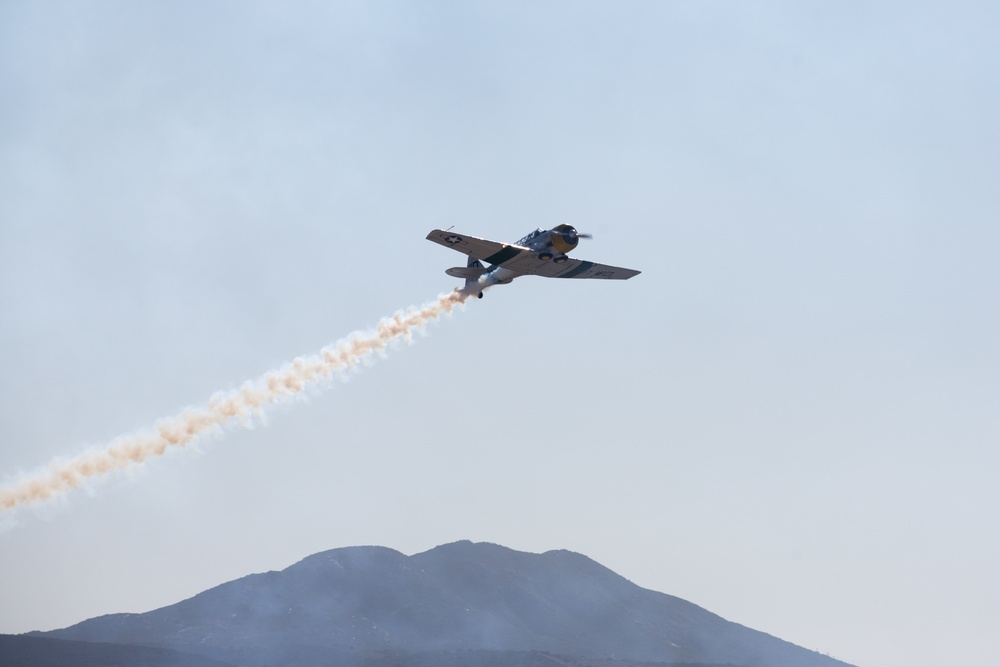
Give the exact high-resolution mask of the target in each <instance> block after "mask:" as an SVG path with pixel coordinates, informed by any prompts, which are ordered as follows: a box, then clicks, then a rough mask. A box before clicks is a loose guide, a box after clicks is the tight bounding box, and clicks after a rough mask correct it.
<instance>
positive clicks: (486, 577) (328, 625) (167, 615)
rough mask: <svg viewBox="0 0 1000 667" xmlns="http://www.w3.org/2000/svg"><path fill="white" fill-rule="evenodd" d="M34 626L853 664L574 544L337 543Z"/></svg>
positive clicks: (466, 659) (486, 656)
mask: <svg viewBox="0 0 1000 667" xmlns="http://www.w3.org/2000/svg"><path fill="white" fill-rule="evenodd" d="M32 635H33V636H41V637H48V638H55V639H63V640H77V641H88V642H105V643H110V644H118V645H132V646H145V647H154V648H162V649H170V650H174V651H181V652H184V653H193V654H198V655H201V656H206V657H210V658H215V659H218V660H221V661H224V662H227V663H230V664H233V665H241V666H246V667H257V666H260V665H266V664H291V661H294V663H295V664H299V665H315V666H317V667H319V666H320V665H354V664H357V665H361V664H367V665H390V664H404V663H405V664H420V663H421V661H422V660H425V659H430V658H429V657H428V656H432V655H433V656H436V657H434V658H433V661H435V662H437V664H448V663H450V662H453V663H454V664H469V665H472V664H475V665H515V664H519V665H521V664H535V662H537V660H538V659H542V658H540V657H539V656H544V654H555V655H559V656H571V657H573V660H575V662H571V664H581V665H582V664H593V665H596V664H607V663H608V661H610V660H616V661H619V662H618V663H617V664H618V665H625V664H639V663H697V664H708V663H714V664H729V665H740V666H743V667H792V666H794V667H844V665H845V663H842V662H839V661H837V660H834V659H832V658H829V657H827V656H823V655H820V654H818V653H815V652H813V651H808V650H806V649H803V648H801V647H798V646H795V645H793V644H790V643H788V642H785V641H782V640H780V639H777V638H775V637H772V636H770V635H767V634H764V633H762V632H758V631H755V630H751V629H749V628H746V627H744V626H741V625H738V624H736V623H732V622H729V621H726V620H725V619H723V618H721V617H719V616H717V615H715V614H712V613H711V612H708V611H706V610H704V609H702V608H700V607H698V606H696V605H694V604H692V603H690V602H686V601H684V600H681V599H679V598H676V597H673V596H670V595H666V594H663V593H657V592H654V591H650V590H646V589H643V588H641V587H639V586H637V585H635V584H633V583H631V582H630V581H628V580H627V579H625V578H623V577H621V576H619V575H617V574H615V573H614V572H612V571H611V570H609V569H607V568H605V567H603V566H601V565H599V564H598V563H596V562H594V561H593V560H591V559H589V558H587V557H586V556H583V555H580V554H577V553H573V552H569V551H550V552H547V553H543V554H529V553H523V552H517V551H513V550H511V549H507V548H505V547H501V546H497V545H494V544H486V543H477V544H473V543H471V542H456V543H453V544H447V545H443V546H439V547H436V548H434V549H431V550H430V551H427V552H425V553H420V554H416V555H414V556H405V555H404V554H401V553H399V552H397V551H394V550H392V549H387V548H384V547H351V548H343V549H334V550H331V551H325V552H322V553H318V554H315V555H313V556H309V557H308V558H305V559H304V560H302V561H300V562H298V563H296V564H294V565H292V566H290V567H288V568H286V569H285V570H282V571H280V572H267V573H264V574H253V575H249V576H246V577H243V578H241V579H237V580H235V581H231V582H228V583H225V584H222V585H220V586H217V587H215V588H212V589H210V590H207V591H205V592H203V593H200V594H198V595H196V596H194V597H192V598H190V599H188V600H184V601H182V602H179V603H177V604H174V605H171V606H168V607H164V608H162V609H157V610H155V611H151V612H148V613H144V614H112V615H108V616H102V617H99V618H94V619H90V620H87V621H84V622H82V623H79V624H77V625H74V626H71V627H69V628H65V629H62V630H55V631H52V632H46V633H32ZM455 652H462V653H455ZM473 652H474V653H473ZM420 656H423V658H421V657H420ZM447 656H450V658H449V657H447ZM542 662H543V663H544V662H545V660H544V659H542Z"/></svg>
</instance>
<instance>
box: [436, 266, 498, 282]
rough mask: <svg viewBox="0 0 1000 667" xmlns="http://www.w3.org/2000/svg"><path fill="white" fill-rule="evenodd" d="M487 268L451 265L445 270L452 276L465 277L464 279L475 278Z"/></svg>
mask: <svg viewBox="0 0 1000 667" xmlns="http://www.w3.org/2000/svg"><path fill="white" fill-rule="evenodd" d="M487 271H489V269H487V268H484V267H482V266H453V267H451V268H450V269H447V270H445V273H447V274H448V275H449V276H451V277H452V278H465V279H466V280H477V279H479V277H480V276H482V275H483V274H484V273H486V272H487Z"/></svg>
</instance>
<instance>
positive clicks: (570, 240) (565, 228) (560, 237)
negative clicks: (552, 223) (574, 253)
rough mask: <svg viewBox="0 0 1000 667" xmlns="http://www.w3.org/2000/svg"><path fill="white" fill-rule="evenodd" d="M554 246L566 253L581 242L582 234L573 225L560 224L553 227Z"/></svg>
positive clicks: (552, 239)
mask: <svg viewBox="0 0 1000 667" xmlns="http://www.w3.org/2000/svg"><path fill="white" fill-rule="evenodd" d="M550 240H551V241H552V247H553V248H555V249H556V250H558V251H559V252H561V253H563V254H566V253H568V252H569V251H571V250H572V249H573V248H575V247H576V246H577V244H578V243H580V235H579V233H578V232H577V231H576V227H574V226H572V225H559V226H558V227H553V228H552V237H551V239H550Z"/></svg>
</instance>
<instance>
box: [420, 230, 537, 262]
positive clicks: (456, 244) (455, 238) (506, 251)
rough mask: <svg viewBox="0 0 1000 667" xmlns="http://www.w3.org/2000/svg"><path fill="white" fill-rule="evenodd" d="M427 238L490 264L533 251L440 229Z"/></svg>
mask: <svg viewBox="0 0 1000 667" xmlns="http://www.w3.org/2000/svg"><path fill="white" fill-rule="evenodd" d="M427 240H428V241H434V243H438V244H440V245H443V246H444V247H446V248H451V249H452V250H457V251H459V252H461V253H465V254H466V255H471V256H472V257H475V258H476V259H481V260H483V261H484V262H486V263H488V264H501V265H504V262H506V261H509V260H510V259H512V258H514V257H516V256H517V255H520V254H522V253H530V252H531V251H530V250H528V249H527V248H524V247H522V246H519V245H510V244H508V243H497V242H496V241H487V240H486V239H480V238H476V237H475V236H466V235H465V234H456V233H454V232H445V231H442V230H440V229H435V230H434V231H432V232H431V233H430V234H428V235H427Z"/></svg>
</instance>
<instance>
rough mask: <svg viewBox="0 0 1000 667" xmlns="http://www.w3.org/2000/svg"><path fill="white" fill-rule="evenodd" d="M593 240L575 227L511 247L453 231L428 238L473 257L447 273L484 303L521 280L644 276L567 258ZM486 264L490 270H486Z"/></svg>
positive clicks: (529, 237)
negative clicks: (486, 295)
mask: <svg viewBox="0 0 1000 667" xmlns="http://www.w3.org/2000/svg"><path fill="white" fill-rule="evenodd" d="M589 238H591V236H590V234H580V233H579V232H577V231H576V228H574V227H573V226H572V225H558V226H556V227H553V228H552V229H536V230H535V231H533V232H531V233H530V234H528V235H527V236H525V237H524V238H522V239H521V240H520V241H518V242H517V243H511V244H509V243H499V242H497V241H489V240H487V239H480V238H476V237H475V236H466V235H465V234H456V233H455V232H452V231H450V229H448V230H441V229H435V230H433V231H431V233H430V234H428V235H427V240H428V241H434V243H438V244H440V245H443V246H444V247H446V248H451V249H452V250H457V251H458V252H461V253H464V254H466V255H468V256H469V259H468V262H467V264H466V265H465V266H464V267H461V266H456V267H452V268H450V269H448V270H447V271H445V273H447V274H448V275H449V276H452V277H453V278H465V288H464V290H465V291H466V292H470V293H471V292H472V291H473V290H476V292H478V296H479V298H480V299H482V298H483V290H485V289H486V288H487V287H492V286H493V285H506V284H507V283H509V282H511V281H512V280H514V278H519V277H521V276H545V277H546V278H599V279H603V280H628V279H629V278H631V277H632V276H636V275H639V273H641V272H640V271H636V270H635V269H623V268H621V267H617V266H607V265H606V264H597V263H595V262H588V261H585V260H582V259H573V258H572V257H569V256H567V254H566V253H568V252H570V251H571V250H573V249H574V248H576V246H577V244H578V243H579V242H580V239H589ZM483 262H486V264H487V266H483ZM477 288H478V289H477Z"/></svg>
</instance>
